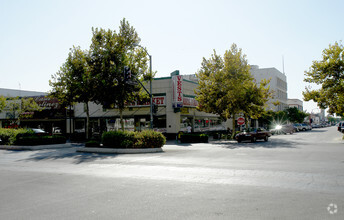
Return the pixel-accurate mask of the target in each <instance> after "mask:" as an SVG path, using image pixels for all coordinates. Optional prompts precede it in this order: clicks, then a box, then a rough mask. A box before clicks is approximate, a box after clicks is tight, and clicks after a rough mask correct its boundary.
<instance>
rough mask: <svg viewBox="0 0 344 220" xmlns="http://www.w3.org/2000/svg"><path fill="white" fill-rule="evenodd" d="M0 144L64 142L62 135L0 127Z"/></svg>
mask: <svg viewBox="0 0 344 220" xmlns="http://www.w3.org/2000/svg"><path fill="white" fill-rule="evenodd" d="M0 138H1V144H4V145H44V144H63V143H66V138H65V137H64V136H58V135H54V136H36V135H35V133H34V132H33V131H31V130H28V129H9V128H0Z"/></svg>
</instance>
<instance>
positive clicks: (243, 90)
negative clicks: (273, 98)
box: [196, 44, 270, 128]
mask: <svg viewBox="0 0 344 220" xmlns="http://www.w3.org/2000/svg"><path fill="white" fill-rule="evenodd" d="M196 75H197V77H198V78H199V86H198V91H196V94H197V98H196V99H197V100H198V102H199V106H198V109H199V110H202V111H205V112H209V113H215V114H218V115H220V116H221V117H222V118H224V119H229V118H231V117H233V119H234V118H235V115H236V114H238V113H240V112H243V113H244V114H245V115H246V116H250V117H255V118H256V117H258V116H259V115H260V114H262V113H263V109H264V108H263V107H264V104H265V102H266V101H267V99H268V97H269V94H270V92H269V89H268V88H265V86H266V85H267V81H263V82H261V85H260V86H257V84H256V83H255V81H254V79H253V77H252V75H251V74H250V66H249V65H248V63H247V60H246V55H244V54H243V53H242V50H241V49H239V48H238V47H237V45H236V44H233V45H232V46H231V49H230V50H227V51H226V52H225V54H224V57H223V58H222V57H221V56H219V55H217V54H216V51H215V50H214V54H213V55H211V58H210V59H205V58H203V62H202V64H201V69H200V70H199V71H198V72H197V73H196ZM245 118H247V117H245ZM234 127H235V120H233V128H234Z"/></svg>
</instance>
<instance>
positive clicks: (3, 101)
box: [0, 96, 6, 112]
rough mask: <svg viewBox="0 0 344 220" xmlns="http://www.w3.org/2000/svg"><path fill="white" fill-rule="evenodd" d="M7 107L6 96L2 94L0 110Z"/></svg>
mask: <svg viewBox="0 0 344 220" xmlns="http://www.w3.org/2000/svg"><path fill="white" fill-rule="evenodd" d="M5 107H6V98H5V97H4V96H0V112H2V110H3V109H4V108H5Z"/></svg>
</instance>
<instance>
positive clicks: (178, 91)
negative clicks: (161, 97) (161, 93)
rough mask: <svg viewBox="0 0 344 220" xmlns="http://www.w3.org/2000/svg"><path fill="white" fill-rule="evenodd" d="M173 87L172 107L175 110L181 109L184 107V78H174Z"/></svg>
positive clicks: (178, 76) (177, 76) (176, 76)
mask: <svg viewBox="0 0 344 220" xmlns="http://www.w3.org/2000/svg"><path fill="white" fill-rule="evenodd" d="M172 87H173V88H172V89H173V94H172V105H173V107H174V108H181V107H183V76H180V75H175V76H173V77H172Z"/></svg>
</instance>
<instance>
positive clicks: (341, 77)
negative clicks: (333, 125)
mask: <svg viewBox="0 0 344 220" xmlns="http://www.w3.org/2000/svg"><path fill="white" fill-rule="evenodd" d="M304 81H305V82H308V83H315V84H317V85H319V86H321V88H320V89H314V90H312V88H311V87H306V91H304V92H303V96H304V99H305V101H309V100H313V101H314V102H316V103H317V104H318V106H319V107H320V108H322V109H325V108H329V113H330V114H333V113H336V114H338V115H343V114H344V47H343V45H342V44H341V43H338V42H335V44H334V45H331V44H330V45H329V48H327V49H324V50H323V53H322V60H319V61H313V64H312V66H311V67H310V68H309V70H308V71H305V79H304Z"/></svg>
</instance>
